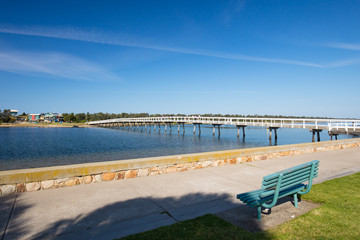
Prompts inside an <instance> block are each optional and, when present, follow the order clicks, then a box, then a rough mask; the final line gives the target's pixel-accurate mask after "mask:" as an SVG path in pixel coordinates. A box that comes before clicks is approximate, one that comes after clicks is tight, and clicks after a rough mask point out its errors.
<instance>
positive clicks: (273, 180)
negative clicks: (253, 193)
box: [262, 166, 319, 186]
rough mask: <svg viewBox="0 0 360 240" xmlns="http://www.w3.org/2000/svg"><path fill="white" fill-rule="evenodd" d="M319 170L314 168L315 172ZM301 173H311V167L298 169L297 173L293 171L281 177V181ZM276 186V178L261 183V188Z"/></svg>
mask: <svg viewBox="0 0 360 240" xmlns="http://www.w3.org/2000/svg"><path fill="white" fill-rule="evenodd" d="M318 170H319V167H318V166H317V167H315V171H318ZM302 173H309V174H310V173H311V167H309V168H304V169H298V170H297V171H293V172H292V174H287V175H285V176H283V179H287V178H290V177H293V176H294V175H298V174H302ZM274 183H275V185H276V183H277V178H273V179H271V180H268V181H264V180H263V181H262V184H263V186H270V185H271V184H274Z"/></svg>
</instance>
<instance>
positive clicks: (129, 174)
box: [0, 138, 360, 195]
mask: <svg viewBox="0 0 360 240" xmlns="http://www.w3.org/2000/svg"><path fill="white" fill-rule="evenodd" d="M359 146H360V139H356V138H355V139H346V140H338V141H327V142H317V143H305V144H293V145H282V146H272V147H261V148H249V149H237V150H228V151H216V152H206V153H197V154H184V155H174V156H166V157H154V158H142V159H131V160H120V161H109V162H98V163H86V164H76V165H65V166H55V167H45V168H34V169H21V170H12V171H0V194H1V195H7V194H11V193H14V192H31V191H38V190H45V189H52V188H59V187H70V186H75V185H79V184H90V183H96V182H106V181H113V180H122V179H127V178H136V177H146V176H153V175H160V174H168V173H174V172H182V171H189V170H195V169H201V168H206V167H216V166H223V165H227V164H241V163H244V162H252V161H259V160H266V159H274V158H279V157H284V156H294V155H299V154H305V153H313V152H322V151H330V150H339V149H345V148H353V147H359Z"/></svg>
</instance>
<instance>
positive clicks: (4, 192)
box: [1, 185, 16, 195]
mask: <svg viewBox="0 0 360 240" xmlns="http://www.w3.org/2000/svg"><path fill="white" fill-rule="evenodd" d="M15 190H16V187H15V185H4V186H2V187H1V193H2V195H8V194H11V193H13V192H15Z"/></svg>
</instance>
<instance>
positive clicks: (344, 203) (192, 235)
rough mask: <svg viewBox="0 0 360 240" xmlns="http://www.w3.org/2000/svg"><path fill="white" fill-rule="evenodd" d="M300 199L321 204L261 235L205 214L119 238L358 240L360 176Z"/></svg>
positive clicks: (340, 180)
mask: <svg viewBox="0 0 360 240" xmlns="http://www.w3.org/2000/svg"><path fill="white" fill-rule="evenodd" d="M302 199H303V200H306V201H312V202H317V203H321V204H322V205H321V206H320V207H319V208H316V209H314V210H312V211H310V212H308V213H306V214H304V215H302V216H299V217H297V218H296V219H294V220H292V221H289V222H286V223H284V224H282V225H280V226H278V227H276V228H274V229H271V230H268V231H264V232H260V233H250V232H247V231H245V230H243V229H240V228H238V227H236V226H234V225H232V224H231V223H228V222H226V221H224V220H222V219H220V218H218V217H216V216H214V215H210V214H208V215H205V216H202V217H198V218H196V219H192V220H188V221H183V222H179V223H176V224H173V225H171V226H166V227H160V228H158V229H155V230H152V231H148V232H144V233H139V234H135V235H131V236H128V237H125V238H122V239H123V240H131V239H146V240H151V239H360V227H359V224H360V173H356V174H353V175H350V176H346V177H342V178H337V179H333V180H330V181H326V182H323V183H321V184H317V185H314V186H313V188H312V190H311V191H310V193H309V194H306V195H305V196H303V197H302Z"/></svg>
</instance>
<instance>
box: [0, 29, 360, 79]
mask: <svg viewBox="0 0 360 240" xmlns="http://www.w3.org/2000/svg"><path fill="white" fill-rule="evenodd" d="M0 33H7V34H18V35H28V36H38V37H49V38H56V39H66V40H75V41H83V42H92V43H99V44H108V45H116V46H125V47H137V48H146V49H154V50H160V51H167V52H173V53H182V54H190V55H198V56H206V57H215V58H223V59H233V60H240V61H249V62H265V63H280V64H289V65H297V66H305V67H314V68H335V67H344V66H351V65H355V64H359V63H360V61H359V60H358V59H345V60H340V61H333V62H329V63H315V62H308V61H298V60H291V59H278V58H264V57H256V56H248V55H241V54H229V53H224V52H217V51H209V50H197V49H186V48H176V47H167V46H158V45H154V44H149V43H148V42H150V41H148V40H144V39H142V40H141V41H139V40H138V38H136V37H133V36H130V35H124V34H115V33H105V32H102V31H98V30H94V29H93V30H90V31H87V30H83V29H77V28H72V27H61V28H54V27H52V28H46V27H41V26H30V27H21V28H19V27H14V26H4V25H0ZM326 46H328V47H333V48H344V49H352V50H360V45H359V44H346V43H333V44H326ZM84 65H89V64H84ZM37 67H40V68H42V67H43V66H37ZM90 69H91V68H90ZM44 71H46V70H44ZM100 72H101V71H100ZM102 72H104V70H102ZM58 74H60V73H58ZM85 78H87V77H85Z"/></svg>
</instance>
